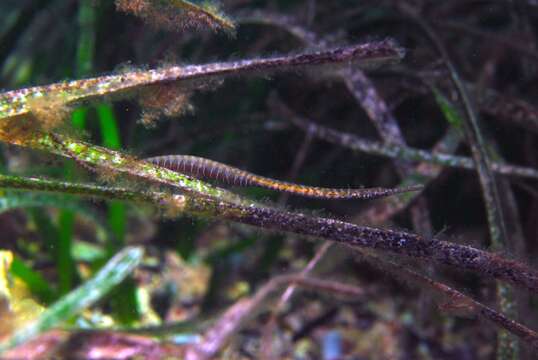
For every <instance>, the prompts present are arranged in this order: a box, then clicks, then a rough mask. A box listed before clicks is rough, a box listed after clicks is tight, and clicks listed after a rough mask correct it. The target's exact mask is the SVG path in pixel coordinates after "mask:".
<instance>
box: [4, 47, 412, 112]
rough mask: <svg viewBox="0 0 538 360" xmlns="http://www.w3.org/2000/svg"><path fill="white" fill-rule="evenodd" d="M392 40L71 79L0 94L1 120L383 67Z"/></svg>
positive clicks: (395, 50) (394, 56)
mask: <svg viewBox="0 0 538 360" xmlns="http://www.w3.org/2000/svg"><path fill="white" fill-rule="evenodd" d="M403 53H404V52H403V50H402V49H401V48H399V47H398V46H397V45H396V44H395V43H394V42H393V41H391V40H384V41H380V42H371V43H365V44H360V45H353V46H347V47H341V48H336V49H331V50H326V51H318V52H311V53H302V54H297V55H288V56H277V57H271V58H260V59H248V60H240V61H232V62H216V63H211V64H205V65H187V66H169V67H163V68H159V69H152V70H147V71H144V70H135V71H130V72H125V73H120V74H115V75H107V76H100V77H95V78H89V79H81V80H72V81H67V82H62V83H55V84H51V85H45V86H36V87H30V88H24V89H19V90H12V91H8V92H4V93H1V94H0V119H2V118H8V117H14V116H20V115H25V114H28V113H30V112H31V111H32V106H36V105H35V104H36V103H41V101H44V102H45V103H46V102H47V101H51V102H53V103H60V104H64V105H66V104H70V103H73V102H79V101H85V100H90V99H92V98H95V97H99V96H105V95H115V94H118V93H122V92H128V91H129V90H135V89H138V88H142V87H144V86H148V85H156V84H160V83H167V82H175V81H180V80H189V79H198V78H206V77H207V78H210V77H219V76H220V77H222V76H227V75H234V74H238V75H239V74H243V73H246V72H257V71H259V72H268V71H279V70H286V69H290V68H297V67H306V66H315V65H324V64H338V63H349V62H353V63H356V64H357V65H359V66H367V65H371V64H375V65H377V64H383V63H385V62H392V61H395V60H399V59H401V58H402V57H403Z"/></svg>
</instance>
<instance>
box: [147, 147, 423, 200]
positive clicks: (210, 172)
mask: <svg viewBox="0 0 538 360" xmlns="http://www.w3.org/2000/svg"><path fill="white" fill-rule="evenodd" d="M145 161H148V162H150V163H152V164H154V165H157V166H160V167H164V168H167V169H169V170H172V171H177V172H180V173H182V174H185V175H189V176H192V177H195V178H198V179H203V180H214V181H217V182H220V183H224V184H227V185H230V186H242V187H243V186H258V187H262V188H266V189H271V190H276V191H281V192H286V193H290V194H293V195H299V196H306V197H311V198H317V199H376V198H380V197H384V196H390V195H394V194H400V193H404V192H409V191H418V190H421V189H422V188H423V186H422V185H412V186H406V187H398V188H382V187H375V188H361V189H332V188H322V187H314V186H306V185H299V184H294V183H290V182H286V181H279V180H275V179H270V178H267V177H263V176H259V175H255V174H252V173H250V172H248V171H244V170H241V169H238V168H235V167H232V166H229V165H226V164H223V163H219V162H217V161H213V160H209V159H204V158H201V157H197V156H190V155H167V156H156V157H151V158H147V159H145Z"/></svg>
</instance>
